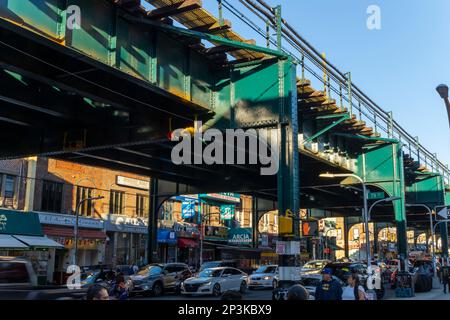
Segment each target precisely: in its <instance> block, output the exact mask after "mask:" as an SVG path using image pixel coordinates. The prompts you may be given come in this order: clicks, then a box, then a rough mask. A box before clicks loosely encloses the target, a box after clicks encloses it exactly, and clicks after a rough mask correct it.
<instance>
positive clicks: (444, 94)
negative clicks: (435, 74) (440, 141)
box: [436, 84, 450, 125]
mask: <svg viewBox="0 0 450 320" xmlns="http://www.w3.org/2000/svg"><path fill="white" fill-rule="evenodd" d="M436 91H437V92H438V93H439V96H440V97H441V98H442V99H443V100H444V103H445V107H446V108H447V114H448V121H449V125H450V100H449V99H448V86H447V85H445V84H441V85H439V86H438V87H437V88H436Z"/></svg>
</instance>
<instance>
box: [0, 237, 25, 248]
mask: <svg viewBox="0 0 450 320" xmlns="http://www.w3.org/2000/svg"><path fill="white" fill-rule="evenodd" d="M0 249H13V250H14V249H15V250H17V249H22V250H23V249H28V246H27V245H26V244H24V243H23V242H20V241H19V240H17V239H16V238H14V237H13V236H11V235H9V234H0Z"/></svg>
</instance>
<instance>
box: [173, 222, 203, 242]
mask: <svg viewBox="0 0 450 320" xmlns="http://www.w3.org/2000/svg"><path fill="white" fill-rule="evenodd" d="M173 229H174V231H175V232H176V234H177V236H178V237H179V238H194V239H195V238H198V237H200V231H199V229H198V227H197V225H195V224H191V223H185V222H183V223H181V222H175V223H174V225H173Z"/></svg>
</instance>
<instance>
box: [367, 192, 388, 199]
mask: <svg viewBox="0 0 450 320" xmlns="http://www.w3.org/2000/svg"><path fill="white" fill-rule="evenodd" d="M384 198H385V196H384V192H369V195H368V200H381V199H384Z"/></svg>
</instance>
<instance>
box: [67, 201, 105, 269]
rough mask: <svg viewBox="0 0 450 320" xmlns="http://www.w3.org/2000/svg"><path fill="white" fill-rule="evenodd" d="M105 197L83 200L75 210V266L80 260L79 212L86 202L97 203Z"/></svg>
mask: <svg viewBox="0 0 450 320" xmlns="http://www.w3.org/2000/svg"><path fill="white" fill-rule="evenodd" d="M104 198H105V197H104V196H98V197H90V198H86V199H83V200H81V201H80V202H78V203H77V207H76V209H75V215H76V217H75V229H74V241H75V250H74V255H73V265H75V266H76V265H77V262H78V261H77V259H78V218H79V216H80V214H79V210H80V207H81V205H82V204H83V203H84V202H86V201H95V200H101V199H104Z"/></svg>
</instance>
